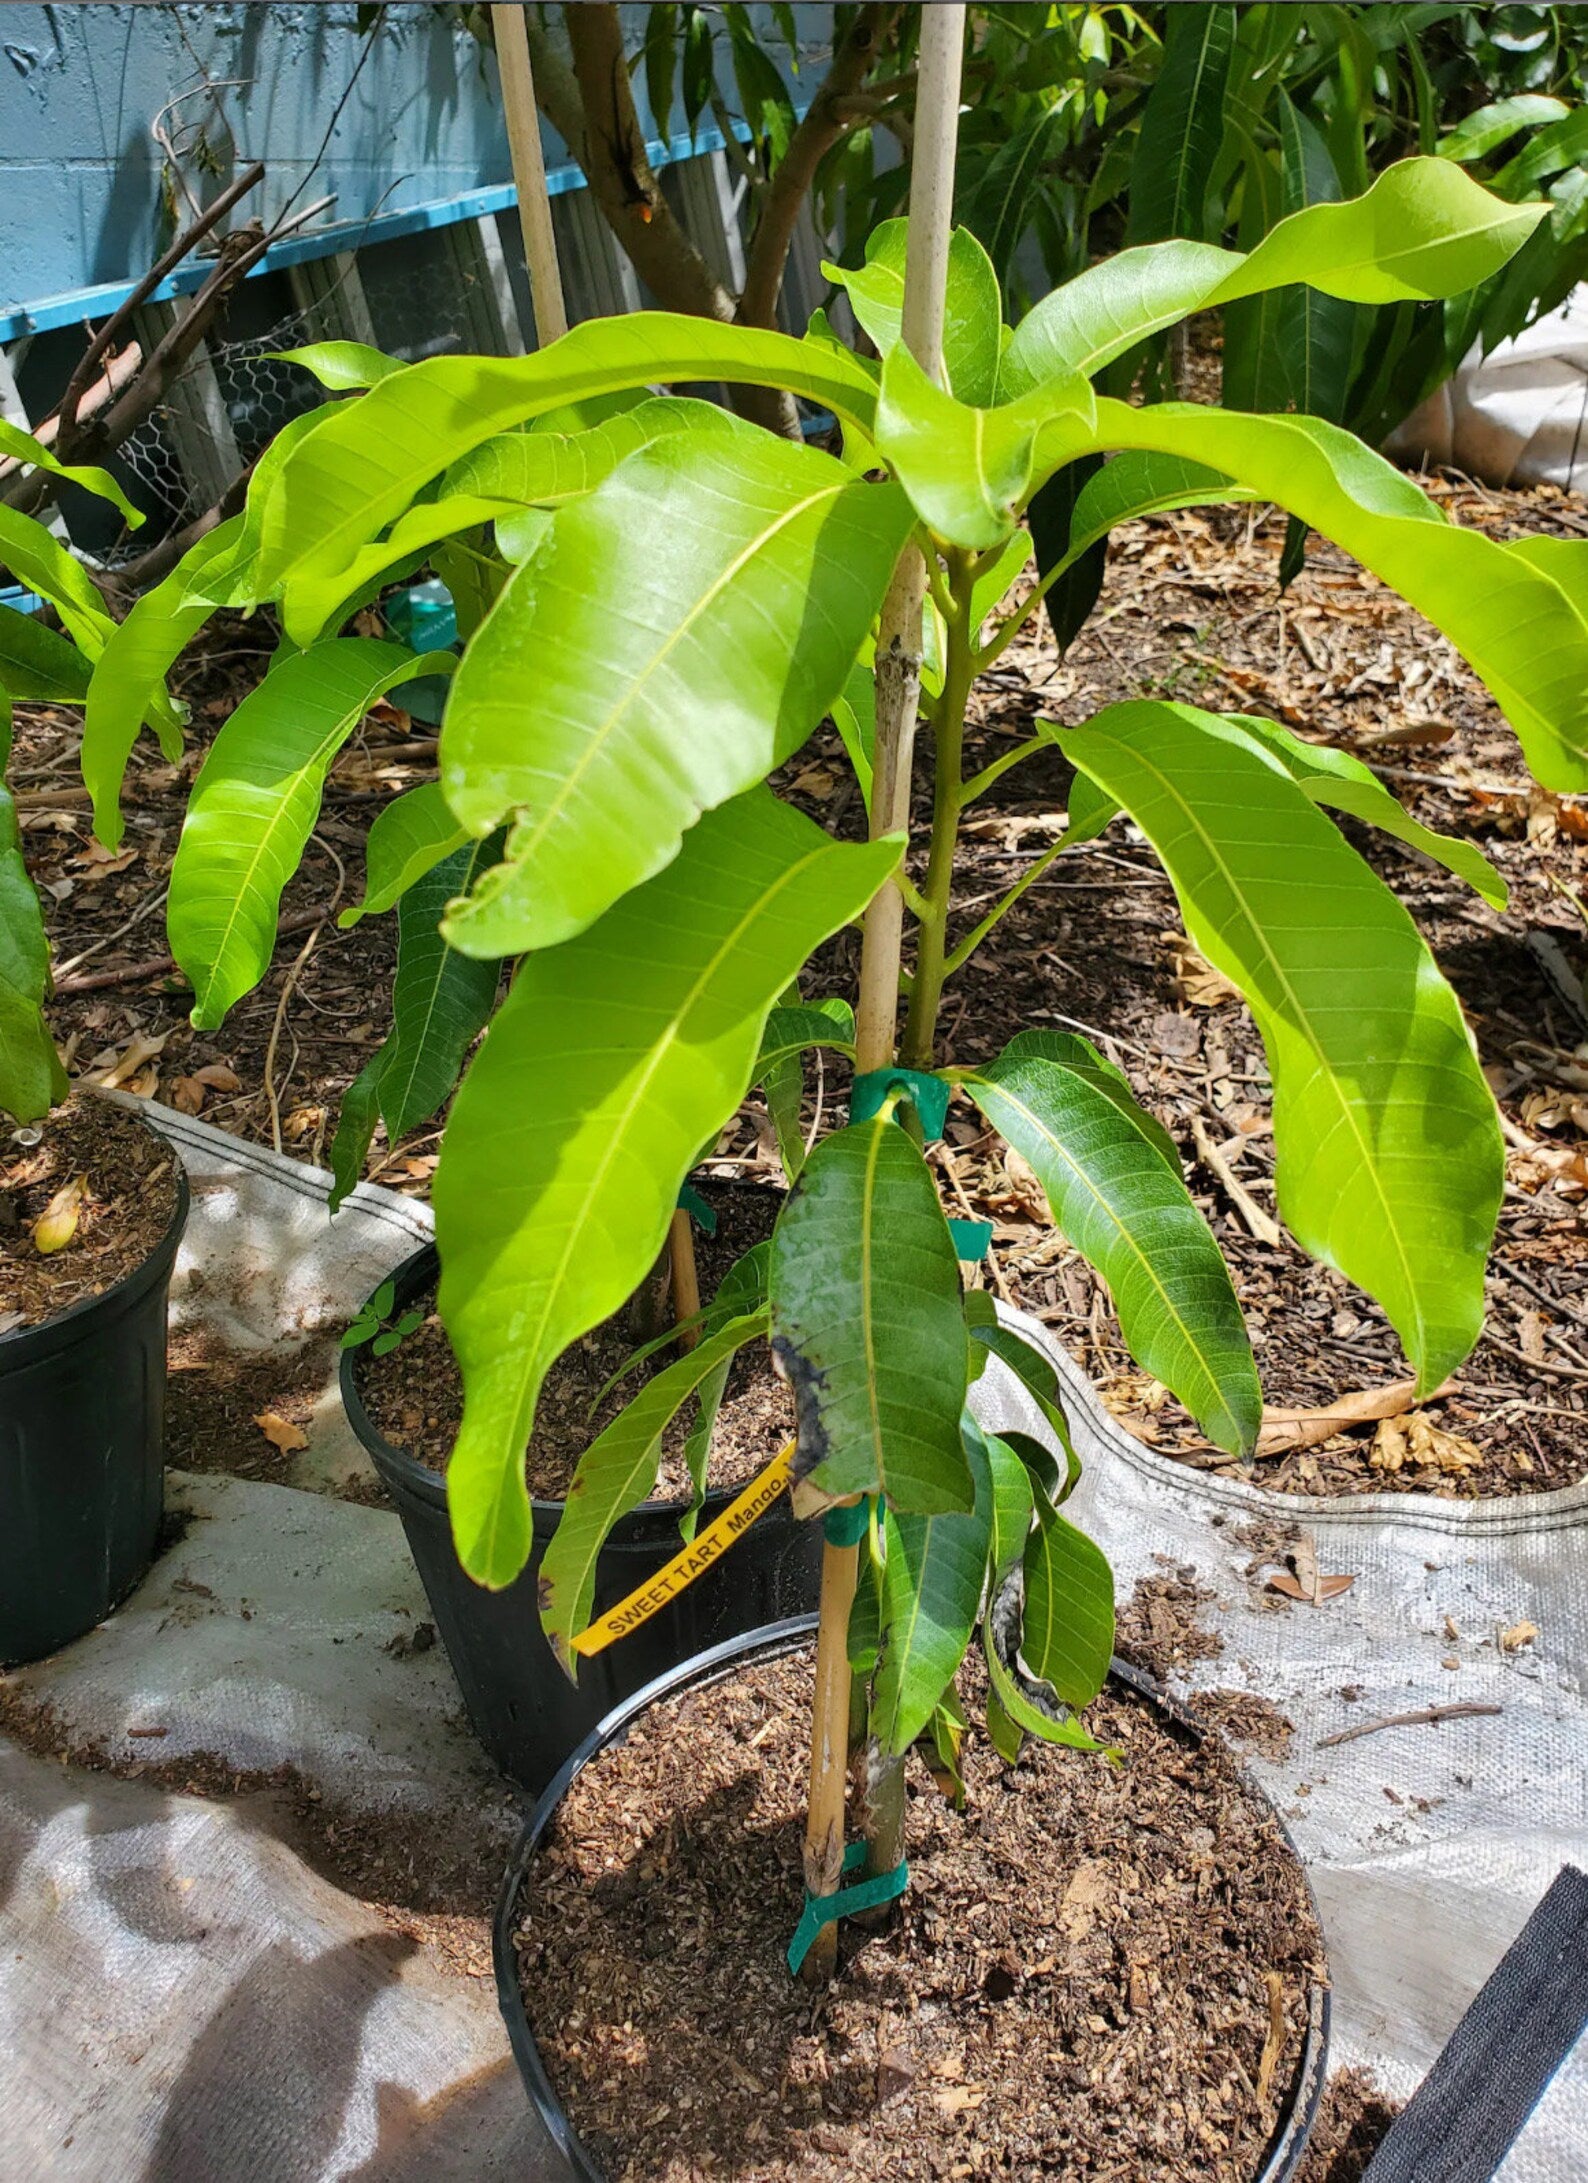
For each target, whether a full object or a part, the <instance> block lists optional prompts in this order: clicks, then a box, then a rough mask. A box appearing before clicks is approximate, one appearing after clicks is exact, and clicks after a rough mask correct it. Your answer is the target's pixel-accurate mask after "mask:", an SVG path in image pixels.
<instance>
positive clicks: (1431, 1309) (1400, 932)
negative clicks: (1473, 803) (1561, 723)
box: [1028, 701, 1502, 1391]
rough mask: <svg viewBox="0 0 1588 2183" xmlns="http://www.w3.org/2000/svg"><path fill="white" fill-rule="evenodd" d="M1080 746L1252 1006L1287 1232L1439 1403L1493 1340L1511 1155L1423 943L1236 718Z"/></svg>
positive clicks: (1165, 720)
mask: <svg viewBox="0 0 1588 2183" xmlns="http://www.w3.org/2000/svg"><path fill="white" fill-rule="evenodd" d="M1064 743H1065V748H1066V749H1067V750H1068V752H1069V753H1070V755H1071V756H1072V757H1073V758H1074V760H1075V762H1076V763H1077V765H1079V766H1081V767H1083V768H1084V769H1085V770H1086V771H1087V772H1088V773H1090V774H1091V775H1092V776H1093V777H1094V778H1095V779H1097V780H1098V781H1100V782H1101V783H1102V785H1103V786H1104V787H1105V788H1106V789H1107V790H1108V792H1109V793H1110V794H1111V795H1114V796H1116V797H1117V798H1118V799H1119V801H1120V802H1121V803H1122V804H1123V805H1124V807H1125V809H1126V810H1128V811H1129V812H1130V814H1131V816H1132V818H1133V819H1134V820H1135V821H1136V823H1137V825H1138V826H1140V827H1141V829H1142V831H1143V832H1144V833H1145V834H1146V835H1147V837H1148V839H1149V840H1150V841H1151V842H1152V844H1153V847H1154V848H1155V849H1156V851H1157V853H1158V855H1159V857H1160V859H1161V860H1162V862H1163V864H1164V867H1165V869H1166V870H1167V871H1168V874H1169V877H1170V878H1171V880H1172V881H1173V882H1174V886H1175V891H1176V893H1177V895H1178V896H1179V899H1180V907H1181V913H1182V915H1183V917H1184V918H1185V925H1186V931H1187V932H1188V933H1189V935H1190V936H1191V938H1192V940H1193V941H1194V942H1195V944H1196V945H1197V947H1198V948H1199V949H1200V950H1201V951H1202V953H1203V954H1204V955H1206V957H1207V959H1208V961H1209V962H1210V963H1212V964H1213V966H1214V968H1215V969H1217V970H1219V971H1221V972H1222V973H1223V974H1224V976H1225V977H1227V978H1229V979H1231V980H1232V981H1233V982H1234V983H1235V984H1236V985H1238V986H1239V987H1240V988H1241V991H1242V992H1243V993H1244V994H1245V996H1246V999H1247V1002H1248V1004H1249V1005H1250V1007H1251V1010H1252V1014H1253V1016H1254V1018H1255V1019H1256V1022H1257V1027H1258V1029H1259V1031H1260V1032H1261V1034H1262V1037H1263V1043H1264V1046H1265V1047H1266V1049H1267V1053H1268V1061H1269V1068H1270V1070H1271V1073H1272V1075H1273V1080H1274V1136H1275V1145H1276V1151H1277V1165H1276V1169H1275V1185H1276V1188H1277V1191H1278V1197H1279V1209H1280V1212H1281V1214H1282V1215H1283V1217H1284V1219H1285V1221H1286V1222H1287V1224H1288V1225H1289V1227H1290V1229H1291V1231H1292V1233H1293V1234H1294V1235H1295V1236H1296V1238H1297V1240H1298V1241H1299V1242H1300V1243H1301V1244H1302V1245H1303V1246H1304V1248H1305V1249H1307V1250H1308V1251H1310V1252H1311V1253H1312V1254H1313V1256H1314V1257H1316V1258H1320V1259H1322V1260H1323V1262H1324V1263H1325V1264H1326V1265H1331V1266H1334V1267H1337V1268H1338V1269H1339V1271H1340V1272H1342V1273H1344V1274H1346V1275H1347V1276H1348V1277H1349V1278H1350V1279H1351V1280H1353V1281H1355V1282H1357V1283H1358V1284H1359V1285H1360V1286H1361V1287H1363V1288H1365V1289H1366V1290H1367V1291H1368V1292H1369V1294H1370V1295H1373V1296H1376V1297H1377V1298H1378V1300H1379V1302H1380V1303H1381V1304H1382V1305H1383V1306H1384V1309H1385V1310H1386V1312H1387V1313H1388V1314H1389V1317H1390V1319H1391V1321H1392V1323H1393V1324H1394V1326H1395V1328H1396V1331H1397V1332H1398V1333H1399V1335H1400V1337H1401V1340H1402V1342H1403V1343H1404V1344H1405V1347H1406V1351H1407V1354H1408V1356H1409V1357H1410V1358H1411V1360H1412V1363H1413V1365H1414V1367H1415V1368H1416V1373H1417V1383H1418V1386H1419V1388H1420V1389H1422V1390H1425V1391H1426V1390H1427V1389H1428V1388H1430V1387H1433V1386H1436V1385H1437V1384H1438V1383H1439V1381H1440V1380H1441V1379H1443V1378H1444V1376H1445V1375H1446V1374H1447V1373H1448V1372H1450V1371H1453V1370H1454V1369H1455V1367H1456V1366H1457V1365H1458V1364H1459V1363H1460V1362H1461V1360H1462V1359H1463V1358H1464V1357H1465V1356H1466V1354H1467V1352H1468V1350H1469V1349H1470V1348H1471V1346H1472V1344H1473V1342H1474V1341H1475V1340H1476V1339H1477V1335H1478V1331H1479V1328H1480V1326H1481V1324H1482V1318H1483V1266H1484V1258H1485V1255H1486V1253H1487V1250H1488V1245H1489V1239H1490V1237H1491V1236H1492V1234H1493V1229H1494V1221H1495V1216H1496V1213H1497V1211H1498V1207H1499V1198H1500V1188H1501V1182H1502V1158H1501V1151H1502V1148H1501V1140H1500V1133H1499V1125H1498V1122H1497V1119H1496V1116H1495V1110H1494V1099H1493V1095H1492V1094H1491V1093H1490V1091H1489V1088H1488V1085H1487V1084H1486V1083H1485V1081H1484V1079H1483V1075H1482V1072H1481V1071H1480V1069H1479V1067H1478V1062H1477V1056H1476V1054H1475V1053H1474V1051H1473V1046H1472V1039H1471V1035H1470V1033H1469V1032H1468V1030H1467V1027H1466V1025H1465V1023H1464V1022H1463V1020H1462V1016H1461V1010H1460V1008H1459V1006H1458V1004H1457V1002H1456V998H1455V996H1454V994H1453V993H1452V992H1451V990H1450V988H1449V987H1448V986H1447V985H1446V983H1445V981H1444V979H1443V978H1442V977H1441V976H1440V975H1439V972H1438V970H1437V969H1436V967H1435V965H1434V961H1433V958H1432V956H1431V955H1430V954H1429V952H1428V949H1427V947H1426V945H1425V944H1424V942H1423V940H1422V938H1421V936H1420V935H1419V933H1418V931H1417V928H1416V927H1415V925H1413V923H1412V921H1411V919H1410V917H1408V915H1407V914H1406V912H1405V910H1404V909H1403V908H1402V907H1401V905H1400V903H1399V902H1398V901H1397V900H1396V899H1395V897H1394V895H1393V894H1391V892H1390V890H1389V889H1388V888H1387V887H1386V886H1385V885H1384V884H1383V882H1382V881H1381V880H1380V879H1378V878H1377V877H1376V875H1375V874H1374V873H1373V872H1372V871H1371V870H1370V869H1369V867H1368V866H1367V865H1366V864H1364V863H1363V862H1362V860H1361V859H1360V857H1358V856H1357V854H1356V852H1355V851H1354V850H1353V849H1351V848H1350V846H1349V845H1348V844H1347V843H1346V842H1345V841H1344V839H1343V838H1342V837H1341V835H1340V834H1339V832H1338V831H1337V829H1336V828H1335V827H1334V826H1333V825H1332V824H1331V823H1330V821H1329V820H1328V819H1326V818H1325V817H1324V815H1323V814H1322V812H1320V811H1319V810H1318V809H1317V807H1316V805H1315V804H1314V803H1313V802H1312V800H1311V798H1310V797H1309V796H1308V795H1307V794H1306V792H1305V790H1304V789H1303V788H1302V787H1301V786H1300V784H1299V783H1297V782H1296V781H1294V780H1292V779H1291V778H1290V776H1289V775H1288V773H1286V772H1285V771H1284V770H1283V768H1282V767H1281V766H1280V764H1279V763H1278V762H1277V760H1276V759H1274V758H1273V757H1272V756H1270V755H1269V754H1268V753H1267V752H1266V751H1265V750H1263V749H1261V748H1254V747H1253V744H1252V743H1251V742H1250V741H1249V740H1248V738H1247V736H1246V733H1245V731H1243V730H1242V729H1240V728H1239V727H1235V728H1228V727H1226V726H1225V724H1224V723H1223V722H1222V721H1221V720H1220V719H1219V718H1218V717H1217V715H1215V714H1211V713H1199V712H1197V711H1196V710H1195V709H1194V708H1193V707H1190V706H1181V705H1170V704H1162V703H1157V702H1148V701H1141V702H1135V703H1128V704H1124V705H1115V706H1110V707H1109V709H1108V710H1107V711H1106V712H1103V713H1100V714H1099V715H1098V716H1097V717H1096V719H1094V720H1092V721H1090V722H1089V723H1088V724H1087V725H1086V726H1085V727H1084V728H1080V729H1077V730H1075V731H1074V732H1073V733H1071V734H1067V735H1066V736H1065V737H1064ZM1028 1157H1029V1155H1028ZM1165 1376H1166V1375H1164V1374H1162V1373H1160V1374H1159V1377H1160V1378H1162V1377H1165Z"/></svg>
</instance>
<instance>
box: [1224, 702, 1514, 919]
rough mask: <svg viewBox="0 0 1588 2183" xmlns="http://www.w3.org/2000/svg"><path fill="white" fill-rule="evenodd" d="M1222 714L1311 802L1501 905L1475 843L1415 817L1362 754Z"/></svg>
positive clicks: (1500, 883) (1493, 875)
mask: <svg viewBox="0 0 1588 2183" xmlns="http://www.w3.org/2000/svg"><path fill="white" fill-rule="evenodd" d="M1226 717H1227V718H1228V719H1230V720H1231V721H1233V722H1234V723H1235V725H1236V726H1238V727H1241V728H1244V729H1245V730H1246V732H1247V733H1248V734H1249V735H1253V736H1255V737H1256V738H1257V740H1258V741H1259V742H1260V743H1261V744H1262V745H1263V747H1264V748H1265V749H1266V750H1271V751H1272V752H1273V754H1274V756H1275V757H1276V758H1277V759H1278V760H1279V762H1280V764H1281V765H1282V766H1283V767H1284V769H1285V771H1286V772H1287V773H1288V774H1289V775H1290V777H1291V779H1292V780H1293V781H1299V782H1300V783H1301V785H1302V787H1303V788H1304V789H1305V790H1306V792H1307V794H1308V795H1309V796H1310V797H1311V798H1312V800H1313V802H1314V803H1321V804H1324V805H1327V807H1328V808H1329V809H1330V810H1332V811H1344V812H1347V813H1349V815H1350V816H1351V817H1352V818H1353V819H1360V820H1362V822H1363V824H1364V825H1367V826H1376V827H1377V828H1378V830H1379V832H1380V833H1383V834H1393V835H1394V837H1395V839H1396V840H1397V841H1403V842H1405V844H1406V846H1407V847H1408V848H1409V849H1420V850H1421V851H1422V853H1423V855H1424V856H1426V857H1431V858H1432V859H1433V861H1434V863H1435V864H1442V865H1443V866H1444V868H1445V870H1446V871H1447V872H1454V873H1455V875H1456V877H1457V878H1458V879H1464V880H1465V881H1466V883H1467V885H1468V886H1469V887H1471V888H1472V890H1473V891H1474V893H1476V894H1480V895H1481V896H1482V897H1483V899H1484V901H1485V902H1487V903H1488V905H1489V907H1490V908H1491V909H1495V910H1503V909H1504V908H1505V905H1506V903H1507V901H1508V900H1509V898H1510V890H1509V889H1508V888H1507V886H1506V884H1505V881H1504V880H1503V879H1502V878H1501V876H1500V874H1499V873H1498V872H1497V871H1496V870H1495V868H1494V866H1493V865H1492V864H1491V863H1490V862H1489V860H1488V858H1487V857H1486V856H1485V855H1484V853H1483V851H1482V850H1481V849H1480V848H1479V847H1478V845H1477V843H1476V842H1471V841H1466V840H1464V839H1463V838H1462V837H1461V836H1460V835H1459V834H1436V833H1435V832H1434V831H1433V829H1432V828H1431V827H1428V826H1424V825H1423V824H1422V823H1421V821H1420V820H1417V819H1414V818H1413V817H1412V815H1411V813H1410V812H1409V811H1408V810H1407V809H1406V807H1405V805H1404V804H1402V803H1399V802H1397V801H1396V799H1395V797H1393V796H1392V795H1391V794H1390V792H1389V790H1388V789H1387V788H1386V787H1385V786H1384V784H1383V782H1382V781H1381V780H1380V779H1379V777H1378V775H1377V774H1376V773H1375V772H1374V771H1373V769H1372V767H1371V766H1367V765H1364V764H1363V763H1362V760H1361V759H1360V758H1353V757H1352V756H1351V753H1350V752H1349V751H1345V750H1334V749H1332V748H1331V747H1330V745H1329V744H1327V743H1304V742H1303V741H1302V740H1301V738H1300V736H1297V735H1292V734H1291V732H1290V730H1289V729H1288V728H1282V727H1280V725H1279V724H1278V722H1277V721H1274V720H1263V719H1261V718H1258V717H1256V716H1254V715H1252V714H1249V713H1231V714H1228V715H1226Z"/></svg>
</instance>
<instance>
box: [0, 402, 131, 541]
mask: <svg viewBox="0 0 1588 2183" xmlns="http://www.w3.org/2000/svg"><path fill="white" fill-rule="evenodd" d="M0 455H10V456H13V457H14V458H15V460H16V461H18V462H20V463H22V464H23V465H24V467H26V468H28V469H32V470H45V471H47V472H48V473H49V475H50V476H51V477H53V478H65V480H66V481H67V483H68V484H69V485H79V486H81V487H82V489H83V491H84V492H85V493H92V494H94V496H95V497H96V499H99V500H109V501H112V502H114V504H115V506H116V507H117V508H119V509H120V511H121V513H122V514H123V515H124V516H125V517H126V519H127V527H128V529H129V530H134V531H135V530H137V529H139V528H140V526H141V525H142V523H143V511H142V509H141V508H135V507H134V506H133V504H132V502H131V501H130V500H129V499H128V498H127V496H126V494H125V493H124V492H123V491H122V489H121V487H120V486H119V485H118V484H117V483H116V481H115V479H114V478H113V477H112V476H111V474H110V472H109V471H108V470H101V469H100V468H99V467H98V465H97V464H96V463H70V462H61V461H60V460H58V458H57V457H56V456H55V455H54V454H53V453H52V452H51V451H50V449H49V448H47V447H46V446H44V445H43V443H42V442H41V441H39V440H36V439H35V438H34V437H33V435H32V433H31V432H24V431H23V430H22V427H21V426H20V425H14V424H12V423H11V422H10V421H9V419H7V418H5V417H0Z"/></svg>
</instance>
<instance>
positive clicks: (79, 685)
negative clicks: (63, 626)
mask: <svg viewBox="0 0 1588 2183" xmlns="http://www.w3.org/2000/svg"><path fill="white" fill-rule="evenodd" d="M88 676H89V662H88V660H87V659H85V658H84V656H83V654H82V653H81V652H79V651H78V649H77V647H76V645H75V644H73V643H71V641H70V640H69V639H68V638H66V637H63V636H62V635H61V634H60V632H59V631H58V630H55V629H47V628H46V627H45V625H44V623H43V622H41V621H40V620H39V619H38V617H37V615H34V614H24V613H22V611H21V610H20V609H19V608H17V607H14V606H0V692H3V693H4V694H5V695H6V696H8V697H20V698H26V699H30V700H31V701H33V702H35V703H43V704H46V705H49V704H66V705H80V704H81V703H82V701H83V699H84V698H85V697H86V696H87V694H88Z"/></svg>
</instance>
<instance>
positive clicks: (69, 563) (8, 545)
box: [0, 501, 116, 659]
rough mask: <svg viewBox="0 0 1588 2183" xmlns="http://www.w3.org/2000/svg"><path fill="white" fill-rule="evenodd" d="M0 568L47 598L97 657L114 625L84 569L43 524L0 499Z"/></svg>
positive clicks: (84, 644) (95, 657) (91, 657)
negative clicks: (7, 570) (6, 569)
mask: <svg viewBox="0 0 1588 2183" xmlns="http://www.w3.org/2000/svg"><path fill="white" fill-rule="evenodd" d="M0 568H8V569H9V570H10V571H11V573H12V575H13V576H14V577H15V578H16V580H17V582H18V583H19V584H21V585H23V586H24V587H25V588H26V589H27V590H29V591H36V592H37V593H38V595H39V597H40V598H41V599H48V600H49V602H50V604H51V606H53V607H54V609H55V611H56V613H57V614H59V615H60V617H61V620H62V621H63V622H64V623H65V624H66V627H67V630H68V632H69V634H70V635H71V636H72V637H73V638H75V639H76V641H77V643H78V644H80V645H81V646H82V648H83V650H84V651H85V652H86V653H87V654H88V656H89V658H90V659H97V658H98V657H99V655H100V653H101V652H102V651H103V650H104V649H105V642H106V639H107V638H108V637H109V636H110V634H111V632H112V631H113V630H114V628H115V626H116V625H115V623H114V622H113V621H112V620H111V618H110V616H109V614H108V613H106V611H105V602H104V600H103V599H102V598H101V597H100V596H99V593H98V592H97V591H96V590H95V589H94V586H93V584H92V583H91V582H90V581H89V577H88V572H87V570H86V569H85V568H84V567H83V566H82V564H81V563H80V562H78V561H74V560H73V558H72V556H71V555H70V554H69V553H68V552H67V550H66V548H65V547H64V546H63V545H61V544H60V543H59V542H58V541H57V540H56V539H55V538H54V537H53V536H52V535H51V533H50V532H49V531H47V530H46V529H45V527H44V525H43V524H42V523H37V522H35V521H34V519H33V517H32V516H30V515H23V514H22V513H21V511H20V510H19V509H16V508H8V507H7V506H6V504H5V502H4V501H0Z"/></svg>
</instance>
